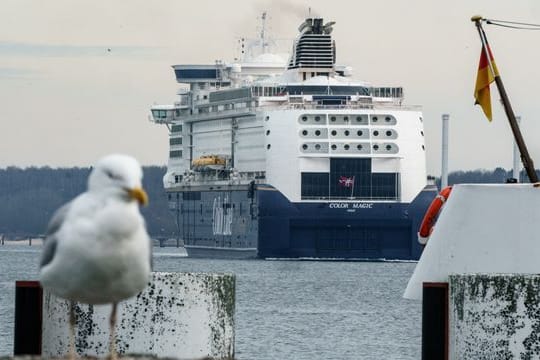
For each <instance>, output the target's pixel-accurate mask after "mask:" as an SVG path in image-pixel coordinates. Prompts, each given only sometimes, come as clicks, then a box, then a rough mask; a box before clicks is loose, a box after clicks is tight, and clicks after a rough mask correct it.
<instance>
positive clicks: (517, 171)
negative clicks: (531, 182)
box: [512, 116, 521, 182]
mask: <svg viewBox="0 0 540 360" xmlns="http://www.w3.org/2000/svg"><path fill="white" fill-rule="evenodd" d="M516 121H517V123H518V126H519V125H520V123H521V116H516ZM512 169H513V171H512V177H513V178H514V179H516V181H517V182H519V181H520V178H519V174H520V173H521V166H520V161H519V148H518V145H517V143H516V141H515V140H514V166H513V167H512Z"/></svg>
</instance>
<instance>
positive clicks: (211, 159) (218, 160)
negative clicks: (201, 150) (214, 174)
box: [191, 155, 227, 171]
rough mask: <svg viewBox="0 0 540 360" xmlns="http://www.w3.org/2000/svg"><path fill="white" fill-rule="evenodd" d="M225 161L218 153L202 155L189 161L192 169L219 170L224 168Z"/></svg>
mask: <svg viewBox="0 0 540 360" xmlns="http://www.w3.org/2000/svg"><path fill="white" fill-rule="evenodd" d="M226 163H227V161H226V159H225V157H224V156H220V155H203V156H201V157H198V158H196V159H194V160H193V161H192V162H191V166H192V168H193V170H196V171H204V170H221V169H224V168H225V165H226Z"/></svg>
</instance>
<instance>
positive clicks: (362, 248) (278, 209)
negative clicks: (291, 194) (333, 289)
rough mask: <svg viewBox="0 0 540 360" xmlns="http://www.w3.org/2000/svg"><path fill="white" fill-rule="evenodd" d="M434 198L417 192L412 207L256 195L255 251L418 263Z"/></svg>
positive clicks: (269, 193) (266, 255)
mask: <svg viewBox="0 0 540 360" xmlns="http://www.w3.org/2000/svg"><path fill="white" fill-rule="evenodd" d="M435 194H436V189H435V188H428V189H425V190H424V191H422V192H421V193H420V194H419V195H418V197H417V198H416V199H415V200H414V201H413V202H412V203H411V204H402V203H391V202H390V203H377V202H372V203H369V202H363V203H358V202H356V203H355V202H331V203H290V202H288V201H287V199H285V198H284V197H283V196H282V195H281V194H280V193H279V192H276V191H271V190H269V191H260V192H259V201H260V204H261V205H260V207H259V208H260V213H259V247H258V254H259V256H260V257H263V258H322V259H358V260H418V258H419V257H420V254H421V252H422V247H421V246H420V245H419V244H418V241H417V231H418V228H419V226H420V222H421V221H422V218H423V216H424V213H425V211H426V209H427V207H428V206H429V204H430V203H431V200H432V199H433V197H434V196H435Z"/></svg>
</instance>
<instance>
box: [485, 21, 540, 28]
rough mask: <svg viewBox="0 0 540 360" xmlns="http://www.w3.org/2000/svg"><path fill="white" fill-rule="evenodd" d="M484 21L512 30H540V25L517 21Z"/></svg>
mask: <svg viewBox="0 0 540 360" xmlns="http://www.w3.org/2000/svg"><path fill="white" fill-rule="evenodd" d="M484 20H485V21H486V24H489V25H496V26H501V27H506V28H510V29H518V30H540V24H529V23H522V22H516V21H505V20H493V19H484ZM508 24H512V25H508ZM519 25H521V26H519Z"/></svg>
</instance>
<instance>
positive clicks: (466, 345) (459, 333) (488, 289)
mask: <svg viewBox="0 0 540 360" xmlns="http://www.w3.org/2000/svg"><path fill="white" fill-rule="evenodd" d="M449 286H450V359H455V360H457V359H538V358H539V357H540V346H539V342H538V339H540V275H529V274H456V275H450V276H449Z"/></svg>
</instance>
